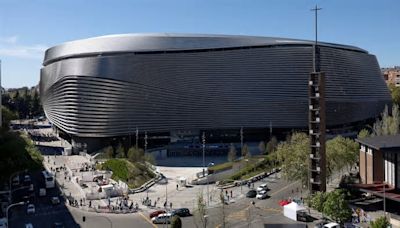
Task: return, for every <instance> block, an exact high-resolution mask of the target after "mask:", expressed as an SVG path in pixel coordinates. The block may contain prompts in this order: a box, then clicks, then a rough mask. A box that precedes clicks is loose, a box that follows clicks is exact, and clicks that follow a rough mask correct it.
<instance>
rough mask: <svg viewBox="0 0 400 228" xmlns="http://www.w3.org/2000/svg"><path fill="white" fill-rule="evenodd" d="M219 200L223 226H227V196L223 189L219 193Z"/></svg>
mask: <svg viewBox="0 0 400 228" xmlns="http://www.w3.org/2000/svg"><path fill="white" fill-rule="evenodd" d="M219 200H220V201H221V220H222V221H221V227H222V228H225V227H226V214H225V197H224V193H223V192H222V191H221V192H220V193H219Z"/></svg>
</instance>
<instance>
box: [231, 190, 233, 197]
mask: <svg viewBox="0 0 400 228" xmlns="http://www.w3.org/2000/svg"><path fill="white" fill-rule="evenodd" d="M231 198H233V193H232V190H231Z"/></svg>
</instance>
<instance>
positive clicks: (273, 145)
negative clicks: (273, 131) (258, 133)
mask: <svg viewBox="0 0 400 228" xmlns="http://www.w3.org/2000/svg"><path fill="white" fill-rule="evenodd" d="M277 146H278V140H277V139H276V137H275V136H272V138H271V140H269V142H268V143H267V146H266V148H265V153H266V154H269V153H272V152H274V151H275V150H276V147H277Z"/></svg>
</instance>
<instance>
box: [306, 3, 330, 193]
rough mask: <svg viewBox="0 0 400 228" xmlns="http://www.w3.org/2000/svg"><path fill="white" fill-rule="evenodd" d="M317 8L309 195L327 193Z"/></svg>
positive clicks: (311, 82) (310, 86) (310, 95)
mask: <svg viewBox="0 0 400 228" xmlns="http://www.w3.org/2000/svg"><path fill="white" fill-rule="evenodd" d="M321 9H322V8H318V6H317V5H316V6H315V8H313V9H311V11H314V12H315V42H314V45H313V72H311V73H310V76H309V79H308V105H309V109H308V110H309V111H308V126H309V136H310V151H311V152H310V156H309V167H308V188H309V193H310V194H313V193H315V192H318V191H320V192H325V191H326V153H325V133H326V116H325V73H324V72H321V71H320V59H319V52H320V50H319V47H318V28H317V27H318V11H319V10H321Z"/></svg>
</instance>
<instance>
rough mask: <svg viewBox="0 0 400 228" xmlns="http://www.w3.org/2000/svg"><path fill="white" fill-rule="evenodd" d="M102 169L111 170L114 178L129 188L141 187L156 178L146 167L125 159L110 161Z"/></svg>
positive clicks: (102, 165)
mask: <svg viewBox="0 0 400 228" xmlns="http://www.w3.org/2000/svg"><path fill="white" fill-rule="evenodd" d="M100 169H103V170H111V171H112V172H113V175H112V178H113V179H114V180H121V181H123V182H125V183H127V184H128V186H129V188H137V187H140V186H142V185H143V184H144V183H146V182H147V181H149V180H151V179H152V178H154V177H155V176H156V175H155V174H154V172H153V171H151V169H150V168H148V167H147V166H146V165H144V164H142V163H139V162H135V163H132V162H130V161H128V160H127V159H123V158H113V159H110V160H108V161H106V162H104V163H103V164H101V165H100Z"/></svg>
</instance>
